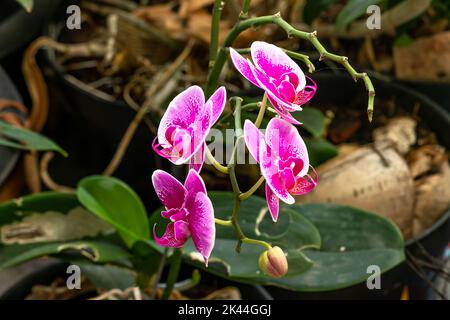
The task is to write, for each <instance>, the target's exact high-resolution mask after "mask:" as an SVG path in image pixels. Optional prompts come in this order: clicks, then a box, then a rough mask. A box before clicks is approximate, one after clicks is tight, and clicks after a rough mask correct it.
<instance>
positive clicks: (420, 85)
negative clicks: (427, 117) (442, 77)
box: [400, 81, 450, 113]
mask: <svg viewBox="0 0 450 320" xmlns="http://www.w3.org/2000/svg"><path fill="white" fill-rule="evenodd" d="M400 83H402V84H404V85H405V86H409V87H411V88H413V89H414V90H416V91H418V92H420V93H422V94H424V95H426V96H427V97H429V98H430V99H432V100H433V101H434V102H436V103H437V104H439V105H441V106H442V107H443V108H444V109H445V110H446V111H447V112H449V113H450V83H445V82H423V81H401V82H400Z"/></svg>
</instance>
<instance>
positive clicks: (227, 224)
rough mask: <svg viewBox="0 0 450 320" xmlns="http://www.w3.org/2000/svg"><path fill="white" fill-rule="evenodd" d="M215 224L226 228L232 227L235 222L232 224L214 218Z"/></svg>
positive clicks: (228, 221)
mask: <svg viewBox="0 0 450 320" xmlns="http://www.w3.org/2000/svg"><path fill="white" fill-rule="evenodd" d="M214 222H215V223H216V224H218V225H221V226H224V227H232V226H233V222H231V220H222V219H218V218H214Z"/></svg>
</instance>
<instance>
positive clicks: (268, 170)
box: [259, 140, 295, 204]
mask: <svg viewBox="0 0 450 320" xmlns="http://www.w3.org/2000/svg"><path fill="white" fill-rule="evenodd" d="M259 159H260V168H261V173H262V175H263V176H264V178H265V179H266V183H267V185H268V186H269V187H270V189H272V191H273V192H274V193H275V195H276V196H277V197H278V198H279V199H281V200H282V201H283V202H285V203H287V204H293V203H294V202H295V200H294V198H293V197H292V196H291V195H290V194H289V192H288V190H287V189H286V187H285V186H284V184H283V181H282V180H281V178H280V176H279V167H278V166H277V163H276V159H275V157H274V154H273V153H271V150H270V148H269V147H268V146H267V145H266V143H265V142H264V140H262V141H261V144H260V148H259Z"/></svg>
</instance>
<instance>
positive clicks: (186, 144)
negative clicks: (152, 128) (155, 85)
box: [153, 86, 227, 171]
mask: <svg viewBox="0 0 450 320" xmlns="http://www.w3.org/2000/svg"><path fill="white" fill-rule="evenodd" d="M226 96H227V93H226V90H225V88H224V87H220V88H219V89H217V90H216V92H214V93H213V95H212V96H211V98H209V100H208V101H207V102H206V103H205V95H204V93H203V90H202V89H201V88H200V87H198V86H192V87H189V88H188V89H186V90H185V91H183V92H181V93H180V94H179V95H177V96H176V97H175V98H174V99H173V100H172V102H170V104H169V106H168V107H167V110H166V112H165V113H164V115H163V117H162V119H161V122H160V124H159V127H158V136H157V137H156V138H155V141H153V149H154V150H155V152H156V153H158V154H159V155H160V156H162V157H164V158H166V159H168V160H170V161H171V162H172V163H174V164H176V165H179V164H184V163H187V162H189V167H190V168H192V169H195V170H197V171H200V169H201V168H202V166H203V163H204V161H205V140H206V137H207V135H208V133H209V130H210V129H211V127H212V126H213V125H214V123H216V121H217V120H218V119H219V116H220V115H221V113H222V111H223V108H224V107H225V102H226ZM156 140H158V141H156Z"/></svg>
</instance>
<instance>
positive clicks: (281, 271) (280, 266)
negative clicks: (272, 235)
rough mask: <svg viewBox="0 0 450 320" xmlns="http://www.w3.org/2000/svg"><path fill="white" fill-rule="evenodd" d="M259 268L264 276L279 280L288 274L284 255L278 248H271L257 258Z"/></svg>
mask: <svg viewBox="0 0 450 320" xmlns="http://www.w3.org/2000/svg"><path fill="white" fill-rule="evenodd" d="M259 268H260V269H261V271H262V272H264V274H266V275H267V276H269V277H273V278H281V277H282V276H284V275H285V274H286V273H287V272H288V262H287V259H286V255H285V254H284V252H283V250H281V249H280V247H273V248H271V249H269V250H267V251H264V252H263V253H261V255H260V256H259Z"/></svg>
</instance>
